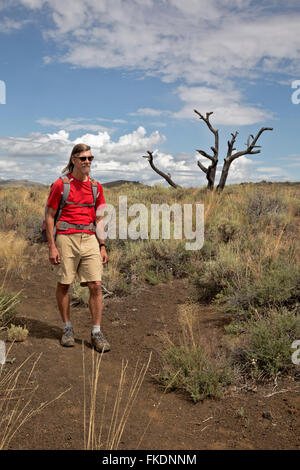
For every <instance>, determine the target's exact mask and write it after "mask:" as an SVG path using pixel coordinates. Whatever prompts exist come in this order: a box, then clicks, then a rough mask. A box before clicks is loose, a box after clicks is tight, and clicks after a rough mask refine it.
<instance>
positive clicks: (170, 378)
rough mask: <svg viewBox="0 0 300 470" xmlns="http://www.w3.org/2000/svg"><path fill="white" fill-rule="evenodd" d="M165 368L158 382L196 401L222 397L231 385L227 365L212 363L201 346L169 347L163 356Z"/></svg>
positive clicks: (229, 370)
mask: <svg viewBox="0 0 300 470" xmlns="http://www.w3.org/2000/svg"><path fill="white" fill-rule="evenodd" d="M163 363H164V364H163V367H162V369H161V371H160V373H159V374H158V375H157V377H156V378H157V380H158V382H159V383H161V384H162V385H164V386H165V387H167V388H168V389H169V390H184V391H185V392H187V393H188V395H189V396H190V397H191V399H192V400H193V401H194V402H198V401H200V400H203V399H204V398H208V397H211V398H213V397H214V398H220V397H221V396H222V393H223V389H224V387H225V386H226V385H229V384H230V383H231V382H232V370H231V368H230V367H229V365H228V364H222V363H218V364H217V363H213V362H212V361H211V359H209V358H208V357H206V355H205V354H204V351H203V349H202V347H201V346H200V345H198V346H196V347H188V346H187V345H185V346H183V345H182V346H175V345H170V346H169V347H168V349H167V351H166V352H165V353H164V355H163Z"/></svg>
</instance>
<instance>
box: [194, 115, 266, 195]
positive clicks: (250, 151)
mask: <svg viewBox="0 0 300 470" xmlns="http://www.w3.org/2000/svg"><path fill="white" fill-rule="evenodd" d="M194 112H195V113H196V114H198V116H199V117H200V119H202V120H203V121H204V122H205V123H206V125H207V126H208V128H209V130H210V131H211V132H212V133H213V134H214V136H215V146H214V147H211V149H212V151H213V155H209V154H208V153H206V152H204V150H197V152H198V153H200V155H203V157H206V158H208V159H209V160H211V162H212V163H211V165H210V166H209V167H208V168H206V167H205V166H204V165H203V164H202V163H201V162H200V161H199V160H198V162H197V164H198V166H199V168H200V169H201V170H202V171H204V173H205V174H206V178H207V180H208V184H207V189H210V190H213V188H214V182H215V175H216V169H217V164H218V157H219V135H218V131H217V130H215V129H214V128H213V127H212V125H211V123H210V121H209V116H210V115H211V114H213V113H212V112H210V113H206V117H204V116H202V114H200V113H199V111H197V110H196V109H194ZM272 130H273V127H262V128H261V129H260V131H259V132H258V133H257V135H256V137H254V136H253V135H252V134H250V135H249V137H248V140H247V144H246V146H247V148H246V150H243V151H240V152H236V153H233V152H234V151H235V150H236V149H235V148H234V144H235V140H236V138H237V135H238V132H237V131H236V132H235V134H231V136H232V138H231V140H228V142H227V145H228V150H227V156H226V158H224V163H223V169H222V173H221V177H220V181H219V184H218V186H217V191H218V192H221V191H222V190H223V189H224V186H225V183H226V180H227V177H228V172H229V168H230V165H231V163H232V162H233V161H234V160H235V159H236V158H239V157H242V156H243V155H254V154H256V153H260V150H254V149H256V148H258V147H261V146H260V145H256V142H257V141H258V139H259V137H260V136H261V134H262V133H263V132H264V131H272Z"/></svg>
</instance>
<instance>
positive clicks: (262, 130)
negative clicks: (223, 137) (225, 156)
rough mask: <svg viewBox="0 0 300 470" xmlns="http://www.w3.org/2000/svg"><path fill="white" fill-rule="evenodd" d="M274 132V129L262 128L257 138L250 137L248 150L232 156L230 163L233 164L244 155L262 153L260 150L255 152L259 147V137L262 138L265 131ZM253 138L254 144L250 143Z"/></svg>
mask: <svg viewBox="0 0 300 470" xmlns="http://www.w3.org/2000/svg"><path fill="white" fill-rule="evenodd" d="M272 130H273V127H262V128H261V129H260V130H259V131H258V133H257V135H256V137H253V135H252V134H250V135H249V137H248V141H247V145H248V147H247V148H246V150H242V151H240V152H237V153H234V154H233V155H231V156H230V157H229V158H230V161H231V162H232V161H233V160H235V159H236V158H239V157H241V156H243V155H248V154H249V155H255V154H257V153H260V150H253V149H254V148H255V147H257V146H256V145H255V144H256V142H257V141H258V139H259V137H260V136H261V134H262V133H263V132H264V131H272ZM251 137H252V142H251V143H250V138H251Z"/></svg>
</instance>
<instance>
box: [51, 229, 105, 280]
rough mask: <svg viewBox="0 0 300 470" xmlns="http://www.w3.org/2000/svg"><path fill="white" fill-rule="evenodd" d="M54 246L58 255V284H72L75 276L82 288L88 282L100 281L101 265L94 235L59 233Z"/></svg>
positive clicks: (97, 244)
mask: <svg viewBox="0 0 300 470" xmlns="http://www.w3.org/2000/svg"><path fill="white" fill-rule="evenodd" d="M55 244H56V247H57V249H58V251H59V254H60V264H58V265H57V276H58V282H60V283H61V284H72V282H73V281H74V279H75V278H76V276H77V279H78V281H79V282H80V284H81V285H82V286H86V285H87V282H90V281H101V278H102V272H103V264H102V258H101V255H100V248H99V243H98V240H97V238H96V236H95V235H91V234H89V233H85V232H79V233H71V234H69V235H67V234H61V233H59V234H57V235H56V241H55Z"/></svg>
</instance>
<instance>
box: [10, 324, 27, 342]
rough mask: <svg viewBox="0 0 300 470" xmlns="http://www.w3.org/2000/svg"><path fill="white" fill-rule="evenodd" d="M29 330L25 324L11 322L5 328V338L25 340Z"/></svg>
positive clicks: (18, 340)
mask: <svg viewBox="0 0 300 470" xmlns="http://www.w3.org/2000/svg"><path fill="white" fill-rule="evenodd" d="M28 333H29V331H28V330H27V328H26V325H25V326H24V327H23V326H20V325H17V326H16V325H14V324H11V325H10V327H9V328H8V329H7V338H8V341H17V342H21V341H25V340H26V338H27V336H28Z"/></svg>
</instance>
